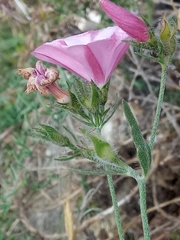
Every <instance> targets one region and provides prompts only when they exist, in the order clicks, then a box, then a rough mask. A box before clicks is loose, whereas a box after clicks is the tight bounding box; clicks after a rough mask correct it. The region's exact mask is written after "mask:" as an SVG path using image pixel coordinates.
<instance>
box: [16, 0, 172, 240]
mask: <svg viewBox="0 0 180 240" xmlns="http://www.w3.org/2000/svg"><path fill="white" fill-rule="evenodd" d="M100 5H101V7H102V9H103V10H104V11H105V12H106V13H107V15H108V16H109V17H110V18H111V19H112V20H113V21H114V22H115V23H116V24H117V26H113V27H107V28H104V29H100V30H97V31H89V32H85V33H83V34H79V35H75V36H71V37H67V38H64V39H57V40H54V41H52V42H47V43H44V44H43V45H41V46H39V47H38V48H36V49H35V50H34V51H33V52H32V55H33V56H35V57H36V58H38V59H39V60H38V61H37V63H36V66H35V68H32V67H31V68H26V69H19V70H18V71H19V74H20V75H22V76H23V77H24V78H25V79H26V80H27V90H26V93H31V92H33V91H36V90H38V91H39V92H40V93H41V94H43V95H47V94H49V93H51V94H52V95H53V96H54V97H55V98H56V100H57V104H56V106H57V105H58V106H59V107H60V108H61V109H64V110H65V111H66V112H67V113H68V114H70V115H71V116H72V117H73V118H75V119H76V120H77V121H79V122H80V123H81V124H82V125H83V126H84V127H82V128H80V129H79V131H80V132H81V136H82V137H81V138H80V137H79V136H76V135H75V134H74V133H73V132H72V131H71V130H70V129H68V128H67V127H63V128H62V129H63V131H62V132H58V131H57V130H56V129H55V128H53V127H52V126H48V125H44V124H39V126H38V127H35V128H34V129H33V131H32V133H31V135H33V136H34V137H37V138H40V139H44V140H46V141H50V142H52V143H54V144H56V145H58V146H60V147H64V148H67V149H68V154H67V155H64V156H60V157H59V158H57V159H56V160H59V161H67V160H71V159H74V158H75V157H76V158H77V157H84V158H87V159H89V160H91V161H93V162H95V163H97V164H99V165H101V166H102V169H101V170H99V169H97V170H87V171H84V173H88V174H105V175H107V179H108V184H109V189H110V193H111V197H112V203H113V206H114V213H115V219H116V223H117V229H118V234H119V239H120V240H124V234H123V228H122V223H121V218H120V214H119V209H118V204H117V200H116V194H115V189H114V185H113V180H112V176H113V175H114V174H116V175H118V174H122V175H125V176H130V177H132V178H134V179H135V180H136V181H137V184H138V187H139V193H140V209H141V217H142V225H143V231H144V239H145V240H149V239H150V231H149V225H148V218H147V213H146V179H147V176H148V173H149V171H150V168H151V163H152V150H153V145H154V141H155V136H156V131H157V127H158V122H159V118H160V113H161V106H162V101H163V96H164V90H165V81H166V73H167V70H168V66H169V64H170V63H171V61H172V58H173V55H174V53H175V50H176V32H177V25H176V23H173V24H170V23H169V22H168V21H167V19H166V16H165V15H164V14H163V16H162V19H161V20H160V22H159V25H158V27H157V29H156V31H154V29H153V28H152V27H151V25H150V24H149V23H147V21H146V20H145V23H146V24H145V23H144V22H143V21H142V20H140V19H139V18H137V17H136V16H134V15H133V14H131V13H130V12H128V11H126V10H125V9H123V8H122V7H119V6H117V5H115V4H114V3H112V2H110V1H108V0H101V1H100ZM130 45H132V46H133V47H134V51H135V53H136V54H137V55H138V56H140V57H144V58H147V59H149V60H151V61H153V62H157V63H159V64H160V65H161V67H162V75H161V83H160V90H159V97H158V102H157V108H156V113H155V117H154V123H153V126H152V131H151V136H150V140H149V142H147V141H146V140H145V139H144V137H143V135H142V133H141V130H140V127H139V125H138V122H137V121H136V118H135V117H134V115H133V113H132V110H131V108H130V107H129V105H128V103H127V102H126V101H124V100H123V101H122V107H123V110H124V114H125V116H126V119H127V122H128V124H129V127H130V131H131V136H132V139H133V142H134V145H135V148H136V152H137V157H138V160H139V163H140V166H141V173H139V172H137V171H136V170H134V169H133V168H132V167H130V166H129V165H127V164H126V163H125V162H124V161H123V160H122V159H120V158H119V157H118V154H117V153H116V151H114V149H113V147H112V146H111V145H110V144H109V143H108V142H107V141H106V140H105V139H103V137H102V134H101V130H102V128H103V126H104V125H105V124H106V123H107V122H108V121H109V119H110V118H111V117H112V116H113V114H114V112H115V111H116V110H117V107H118V105H119V100H118V97H117V96H115V101H114V105H113V107H111V108H107V107H106V103H107V100H108V90H109V83H110V81H109V79H110V76H111V74H112V72H113V71H114V69H115V68H116V66H117V64H118V63H119V61H120V60H121V58H122V57H123V56H124V54H125V52H126V50H127V49H128V47H129V46H130ZM41 61H46V62H49V63H52V64H55V65H59V66H61V67H63V68H65V69H67V70H69V71H71V72H73V73H75V74H76V75H78V76H79V77H81V78H82V80H81V81H80V80H77V81H75V82H74V83H73V84H71V83H68V82H67V85H68V90H64V89H62V88H60V87H59V86H58V85H57V84H56V83H55V82H56V80H57V79H59V78H60V76H59V72H58V71H57V69H55V68H46V67H45V66H44V65H43V63H42V62H41ZM77 171H78V170H77ZM81 171H82V170H81Z"/></svg>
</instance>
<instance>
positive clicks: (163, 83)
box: [149, 64, 168, 150]
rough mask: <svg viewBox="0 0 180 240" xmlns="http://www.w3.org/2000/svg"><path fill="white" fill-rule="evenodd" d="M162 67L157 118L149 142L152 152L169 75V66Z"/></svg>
mask: <svg viewBox="0 0 180 240" xmlns="http://www.w3.org/2000/svg"><path fill="white" fill-rule="evenodd" d="M161 66H162V75H161V84H160V90H159V97H158V103H157V108H156V114H155V118H154V123H153V128H152V132H151V137H150V142H149V146H150V149H151V150H152V148H153V145H154V140H155V136H156V132H157V128H158V123H159V118H160V114H161V107H162V103H163V98H164V91H165V87H166V74H167V69H168V66H167V65H166V64H162V65H161Z"/></svg>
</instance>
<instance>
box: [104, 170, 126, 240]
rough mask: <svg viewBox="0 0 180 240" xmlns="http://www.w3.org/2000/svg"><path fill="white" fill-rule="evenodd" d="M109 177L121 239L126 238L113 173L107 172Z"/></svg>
mask: <svg viewBox="0 0 180 240" xmlns="http://www.w3.org/2000/svg"><path fill="white" fill-rule="evenodd" d="M106 170H108V169H106ZM107 179H108V184H109V190H110V193H111V198H112V203H113V207H114V214H115V219H116V224H117V229H118V234H119V239H120V240H124V233H123V229H122V223H121V218H120V214H119V207H118V203H117V199H116V193H115V189H114V183H113V179H112V175H110V174H107Z"/></svg>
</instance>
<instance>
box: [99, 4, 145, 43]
mask: <svg viewBox="0 0 180 240" xmlns="http://www.w3.org/2000/svg"><path fill="white" fill-rule="evenodd" d="M100 5H101V7H102V8H103V10H104V11H105V12H106V14H107V15H108V16H109V17H110V18H111V19H112V20H113V21H114V22H115V23H116V24H117V25H118V26H119V27H120V28H121V29H123V30H124V31H125V32H126V33H127V34H128V35H129V36H131V37H132V38H134V39H136V40H137V41H139V42H146V41H148V39H149V33H148V28H147V26H146V25H145V24H144V22H142V21H141V20H140V19H139V18H137V17H136V16H134V15H133V14H132V13H130V12H128V11H127V10H125V9H124V8H122V7H120V6H117V5H116V4H114V3H112V2H110V1H109V0H100Z"/></svg>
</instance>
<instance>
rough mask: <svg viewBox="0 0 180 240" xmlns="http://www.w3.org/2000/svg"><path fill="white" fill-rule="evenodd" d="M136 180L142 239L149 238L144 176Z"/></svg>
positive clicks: (148, 239)
mask: <svg viewBox="0 0 180 240" xmlns="http://www.w3.org/2000/svg"><path fill="white" fill-rule="evenodd" d="M137 182H138V186H139V195H140V210H141V218H142V225H143V233H144V240H150V232H149V224H148V218H147V211H146V183H145V179H144V178H141V179H138V180H137Z"/></svg>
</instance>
